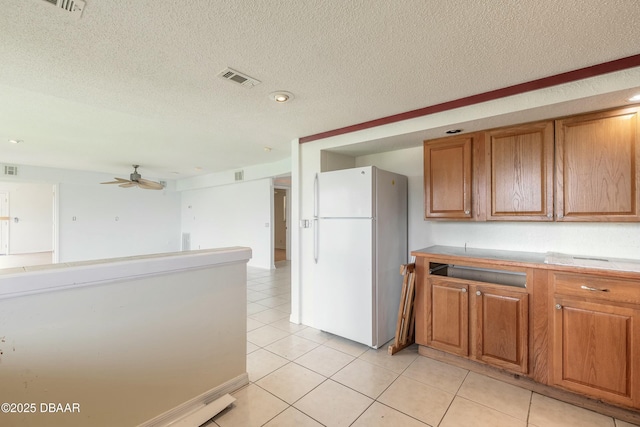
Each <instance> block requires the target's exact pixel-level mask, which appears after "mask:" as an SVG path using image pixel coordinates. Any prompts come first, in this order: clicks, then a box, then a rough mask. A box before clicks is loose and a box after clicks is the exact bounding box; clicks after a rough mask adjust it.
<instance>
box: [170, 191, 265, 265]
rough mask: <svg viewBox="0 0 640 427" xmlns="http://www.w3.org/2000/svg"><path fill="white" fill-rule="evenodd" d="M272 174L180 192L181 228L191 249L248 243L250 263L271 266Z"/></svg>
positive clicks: (244, 244) (246, 244)
mask: <svg viewBox="0 0 640 427" xmlns="http://www.w3.org/2000/svg"><path fill="white" fill-rule="evenodd" d="M272 202H273V186H272V180H271V178H264V179H258V180H254V181H247V182H240V183H237V184H229V185H220V186H217V187H209V188H202V189H196V190H187V191H183V192H182V202H181V204H182V207H181V212H182V232H183V233H189V234H190V239H191V249H206V248H216V247H225V246H247V247H250V248H251V249H252V251H253V258H252V259H251V261H250V262H249V265H251V266H254V267H260V268H273V253H272V244H271V239H272V235H273V231H272V224H271V212H272Z"/></svg>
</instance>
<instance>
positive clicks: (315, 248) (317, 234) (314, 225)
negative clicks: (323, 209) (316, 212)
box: [313, 218, 320, 264]
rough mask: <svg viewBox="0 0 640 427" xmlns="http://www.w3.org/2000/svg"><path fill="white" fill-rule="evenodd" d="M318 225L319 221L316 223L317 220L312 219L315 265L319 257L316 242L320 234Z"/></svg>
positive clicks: (317, 243)
mask: <svg viewBox="0 0 640 427" xmlns="http://www.w3.org/2000/svg"><path fill="white" fill-rule="evenodd" d="M318 224H320V221H318V218H314V220H313V260H314V261H315V262H316V264H317V263H318V257H319V255H320V254H319V252H320V247H319V244H320V242H319V241H318V240H319V238H320V234H319V233H318V231H319V230H318Z"/></svg>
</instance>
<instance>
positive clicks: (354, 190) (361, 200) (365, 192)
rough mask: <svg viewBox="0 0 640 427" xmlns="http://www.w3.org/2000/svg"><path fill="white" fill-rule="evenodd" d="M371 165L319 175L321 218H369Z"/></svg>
mask: <svg viewBox="0 0 640 427" xmlns="http://www.w3.org/2000/svg"><path fill="white" fill-rule="evenodd" d="M373 173H374V169H373V168H372V167H364V168H355V169H343V170H338V171H332V172H323V173H321V174H320V175H319V177H318V201H317V202H318V216H319V217H320V218H372V217H373Z"/></svg>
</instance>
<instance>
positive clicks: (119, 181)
mask: <svg viewBox="0 0 640 427" xmlns="http://www.w3.org/2000/svg"><path fill="white" fill-rule="evenodd" d="M113 179H115V181H109V182H101V183H100V184H124V183H126V182H131V181H129V180H128V179H122V178H113Z"/></svg>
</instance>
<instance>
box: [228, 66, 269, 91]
mask: <svg viewBox="0 0 640 427" xmlns="http://www.w3.org/2000/svg"><path fill="white" fill-rule="evenodd" d="M218 77H221V78H223V79H225V80H229V81H231V82H234V83H237V84H239V85H240V86H244V87H246V88H249V89H251V88H252V87H254V86H256V85H259V84H260V81H259V80H256V79H254V78H253V77H249V76H247V75H246V74H242V73H240V72H238V71H236V70H233V69H231V68H225V69H224V70H222V71H220V72H219V73H218Z"/></svg>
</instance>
